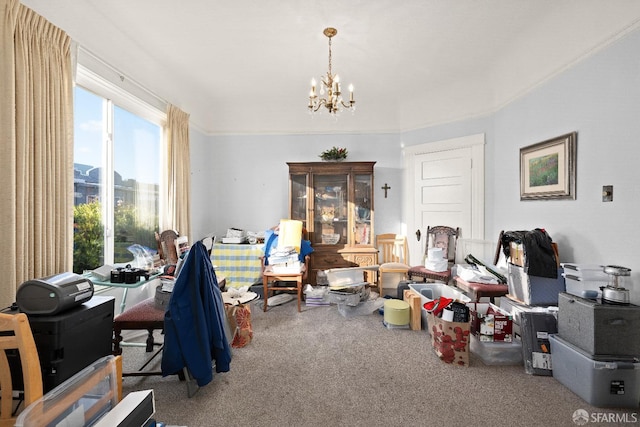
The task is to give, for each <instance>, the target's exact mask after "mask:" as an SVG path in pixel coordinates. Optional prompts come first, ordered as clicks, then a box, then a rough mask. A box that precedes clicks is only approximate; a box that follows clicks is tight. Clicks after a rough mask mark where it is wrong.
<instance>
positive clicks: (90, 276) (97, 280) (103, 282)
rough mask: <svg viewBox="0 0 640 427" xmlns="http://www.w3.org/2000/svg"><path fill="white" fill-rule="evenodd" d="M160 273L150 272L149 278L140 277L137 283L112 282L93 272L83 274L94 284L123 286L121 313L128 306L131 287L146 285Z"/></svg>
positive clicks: (114, 286)
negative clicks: (128, 294)
mask: <svg viewBox="0 0 640 427" xmlns="http://www.w3.org/2000/svg"><path fill="white" fill-rule="evenodd" d="M160 275H161V273H154V274H150V275H149V278H148V279H145V278H144V277H142V278H140V280H138V281H137V282H135V283H112V282H111V281H110V280H102V279H100V278H99V277H97V276H95V275H94V274H91V273H88V274H84V275H83V276H84V277H86V278H87V279H89V280H91V283H93V284H94V285H98V286H109V287H112V288H123V289H124V290H123V292H122V302H121V303H120V313H123V312H124V311H125V308H126V306H127V293H128V292H129V289H132V288H137V287H139V286H142V285H144V284H145V283H151V282H152V281H153V280H154V279H155V278H157V277H159V276H160Z"/></svg>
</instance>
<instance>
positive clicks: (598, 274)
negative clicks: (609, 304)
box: [562, 263, 609, 299]
mask: <svg viewBox="0 0 640 427" xmlns="http://www.w3.org/2000/svg"><path fill="white" fill-rule="evenodd" d="M562 267H563V269H564V273H563V277H564V282H565V291H566V292H567V293H570V294H572V295H576V296H579V297H584V298H594V299H595V298H600V297H601V296H602V291H601V290H600V287H601V286H607V285H608V284H609V275H608V274H607V273H605V272H604V267H603V266H601V265H589V264H572V263H562Z"/></svg>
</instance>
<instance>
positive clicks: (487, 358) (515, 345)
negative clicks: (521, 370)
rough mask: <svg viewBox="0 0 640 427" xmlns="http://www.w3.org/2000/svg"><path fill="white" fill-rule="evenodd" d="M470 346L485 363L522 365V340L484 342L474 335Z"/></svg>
mask: <svg viewBox="0 0 640 427" xmlns="http://www.w3.org/2000/svg"><path fill="white" fill-rule="evenodd" d="M470 348H471V352H472V353H473V354H475V355H476V356H478V357H479V358H480V360H482V363H484V364H485V365H522V342H521V341H520V340H513V341H512V342H504V341H493V342H483V341H480V340H479V339H478V338H477V337H476V336H475V335H472V336H471V345H470Z"/></svg>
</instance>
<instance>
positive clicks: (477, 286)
mask: <svg viewBox="0 0 640 427" xmlns="http://www.w3.org/2000/svg"><path fill="white" fill-rule="evenodd" d="M503 234H504V231H500V234H499V235H498V244H497V247H496V251H495V254H494V257H493V265H498V261H499V259H500V252H501V251H502V236H503ZM455 282H456V286H457V287H458V288H459V289H461V290H462V291H464V292H465V293H466V294H467V295H468V296H469V297H470V298H471V299H472V300H474V301H475V302H478V301H480V298H485V297H486V298H489V301H490V302H491V303H492V304H495V302H496V301H495V299H496V297H498V298H500V297H503V296H505V295H507V294H508V293H509V287H508V286H507V285H506V284H505V283H498V284H487V283H476V282H467V281H466V280H463V279H461V278H460V277H456V278H455Z"/></svg>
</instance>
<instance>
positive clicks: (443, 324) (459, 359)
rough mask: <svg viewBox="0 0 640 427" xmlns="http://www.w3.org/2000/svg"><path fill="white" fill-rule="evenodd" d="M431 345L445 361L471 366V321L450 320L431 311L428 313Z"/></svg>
mask: <svg viewBox="0 0 640 427" xmlns="http://www.w3.org/2000/svg"><path fill="white" fill-rule="evenodd" d="M427 319H428V327H429V329H430V330H431V345H432V347H433V349H434V350H435V352H436V354H437V355H438V357H439V358H440V360H442V361H443V362H445V363H450V364H453V365H458V366H469V351H470V349H469V339H470V337H469V335H470V327H471V324H470V322H448V321H446V320H442V319H441V318H440V317H437V316H434V315H433V314H431V313H428V315H427Z"/></svg>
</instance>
